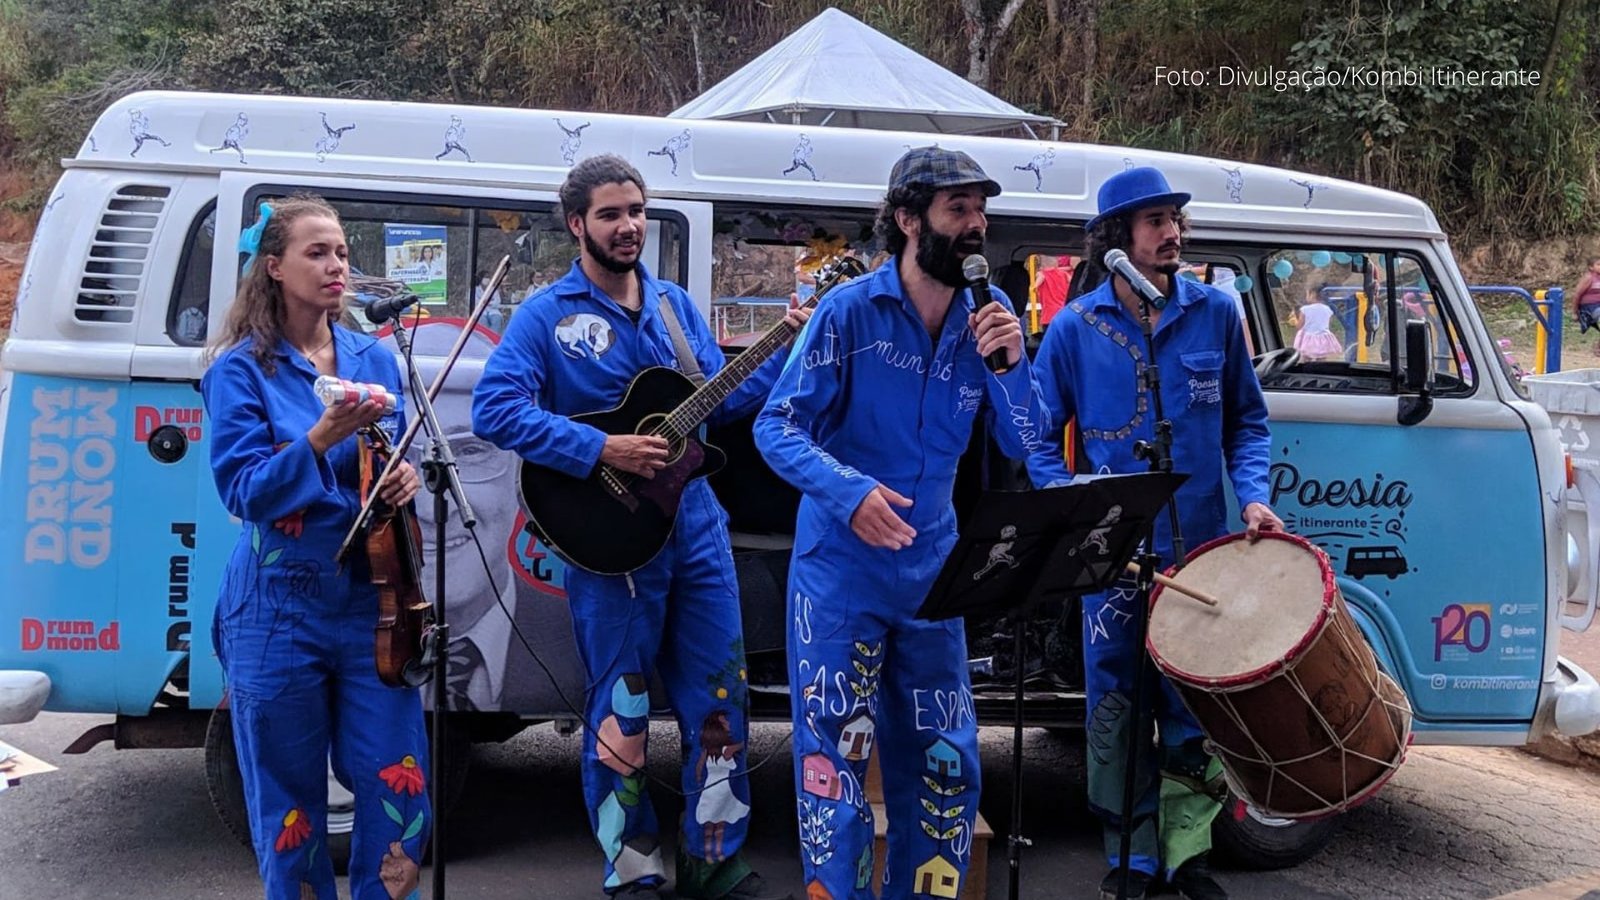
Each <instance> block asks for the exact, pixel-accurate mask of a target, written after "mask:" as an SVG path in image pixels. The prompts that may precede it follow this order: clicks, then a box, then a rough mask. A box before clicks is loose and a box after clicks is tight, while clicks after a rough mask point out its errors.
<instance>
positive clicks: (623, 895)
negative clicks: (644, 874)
mask: <svg viewBox="0 0 1600 900" xmlns="http://www.w3.org/2000/svg"><path fill="white" fill-rule="evenodd" d="M610 896H611V897H612V898H613V900H661V890H660V889H659V888H657V887H656V886H655V885H653V884H645V883H644V882H642V881H630V882H628V883H627V884H625V885H623V886H622V887H620V888H618V889H617V890H616V892H615V893H612V894H611V895H610Z"/></svg>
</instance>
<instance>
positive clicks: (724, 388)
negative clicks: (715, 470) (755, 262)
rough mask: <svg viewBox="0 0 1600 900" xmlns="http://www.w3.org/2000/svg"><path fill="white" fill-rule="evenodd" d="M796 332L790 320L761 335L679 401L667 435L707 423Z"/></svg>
mask: <svg viewBox="0 0 1600 900" xmlns="http://www.w3.org/2000/svg"><path fill="white" fill-rule="evenodd" d="M821 295H822V292H820V291H819V292H818V293H816V294H812V295H811V296H810V297H808V298H806V301H805V302H804V303H802V304H800V308H801V309H809V308H810V307H812V306H814V305H816V302H817V299H818V298H819V297H820V296H821ZM796 333H798V329H796V328H795V327H794V326H792V325H790V324H789V322H788V320H787V319H785V320H784V321H781V322H779V323H778V324H776V325H774V326H772V327H771V328H769V329H768V330H767V333H766V334H764V335H762V336H761V339H760V340H758V341H756V342H755V343H754V344H751V345H750V346H749V347H748V348H746V349H745V351H744V352H743V353H741V354H739V355H738V356H736V357H734V358H733V360H732V361H730V362H729V363H728V364H727V365H725V366H723V367H722V371H720V372H718V373H717V374H716V376H715V377H714V378H711V379H709V380H707V381H706V383H705V384H703V385H701V386H700V388H699V389H698V390H696V391H695V392H694V393H693V394H690V395H689V397H688V399H686V400H684V401H683V403H681V404H679V406H678V408H677V409H675V410H673V411H672V414H671V415H669V416H668V417H667V420H666V423H665V425H664V427H665V428H667V429H668V430H669V431H670V432H671V433H670V434H669V435H667V437H669V438H670V439H671V440H674V441H676V440H681V439H683V438H685V437H687V436H689V435H690V434H693V433H694V431H695V429H697V428H699V427H700V423H702V422H704V421H705V420H706V419H707V418H708V417H709V416H710V415H711V413H712V412H713V411H715V410H716V408H717V407H719V406H721V405H722V401H724V400H726V399H728V396H729V395H730V394H732V393H733V392H734V391H735V390H738V388H739V385H741V384H744V382H745V380H746V379H748V378H749V377H750V376H751V375H752V374H754V373H755V370H756V369H759V368H761V364H762V363H765V362H766V361H767V360H769V359H771V358H772V356H773V354H775V353H777V352H778V351H779V350H782V349H783V348H784V347H787V346H788V345H789V342H790V341H792V340H794V336H795V334H796Z"/></svg>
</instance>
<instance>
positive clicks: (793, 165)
mask: <svg viewBox="0 0 1600 900" xmlns="http://www.w3.org/2000/svg"><path fill="white" fill-rule="evenodd" d="M815 149H816V148H814V147H812V146H811V138H809V137H806V136H805V135H803V134H802V135H800V140H799V142H798V143H796V144H795V145H794V155H793V157H792V158H791V159H790V161H789V168H787V169H784V170H783V174H784V175H788V174H789V173H790V172H794V171H797V170H799V169H805V170H806V172H808V173H809V174H810V175H811V180H812V181H821V180H822V177H821V176H819V175H818V174H817V170H816V169H813V168H811V154H812V153H813V152H815Z"/></svg>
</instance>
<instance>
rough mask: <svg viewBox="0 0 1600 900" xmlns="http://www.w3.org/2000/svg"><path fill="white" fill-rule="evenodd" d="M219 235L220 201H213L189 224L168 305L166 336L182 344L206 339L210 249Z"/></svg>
mask: <svg viewBox="0 0 1600 900" xmlns="http://www.w3.org/2000/svg"><path fill="white" fill-rule="evenodd" d="M216 238H217V204H216V202H215V201H213V202H212V203H211V204H210V205H209V206H207V207H206V208H205V210H204V211H203V212H202V214H201V215H200V216H199V217H198V218H196V219H195V220H194V222H193V224H191V225H190V226H189V236H188V237H187V238H186V239H185V240H184V242H183V258H182V259H181V260H179V262H178V277H177V278H176V279H174V281H173V286H172V300H171V301H170V302H169V303H168V304H167V337H169V338H171V339H172V342H173V343H174V344H177V345H178V346H180V347H199V346H201V345H202V344H204V343H205V342H206V319H207V314H208V310H209V309H210V304H211V250H212V247H213V245H214V244H215V243H216Z"/></svg>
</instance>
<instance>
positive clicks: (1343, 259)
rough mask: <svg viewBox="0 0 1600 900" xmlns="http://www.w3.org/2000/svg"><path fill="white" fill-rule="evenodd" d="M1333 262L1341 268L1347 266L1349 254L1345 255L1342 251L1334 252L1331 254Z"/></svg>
mask: <svg viewBox="0 0 1600 900" xmlns="http://www.w3.org/2000/svg"><path fill="white" fill-rule="evenodd" d="M1333 261H1334V262H1336V263H1338V264H1339V265H1341V266H1344V265H1349V263H1350V254H1348V253H1345V252H1343V251H1336V252H1335V253H1334V254H1333Z"/></svg>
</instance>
